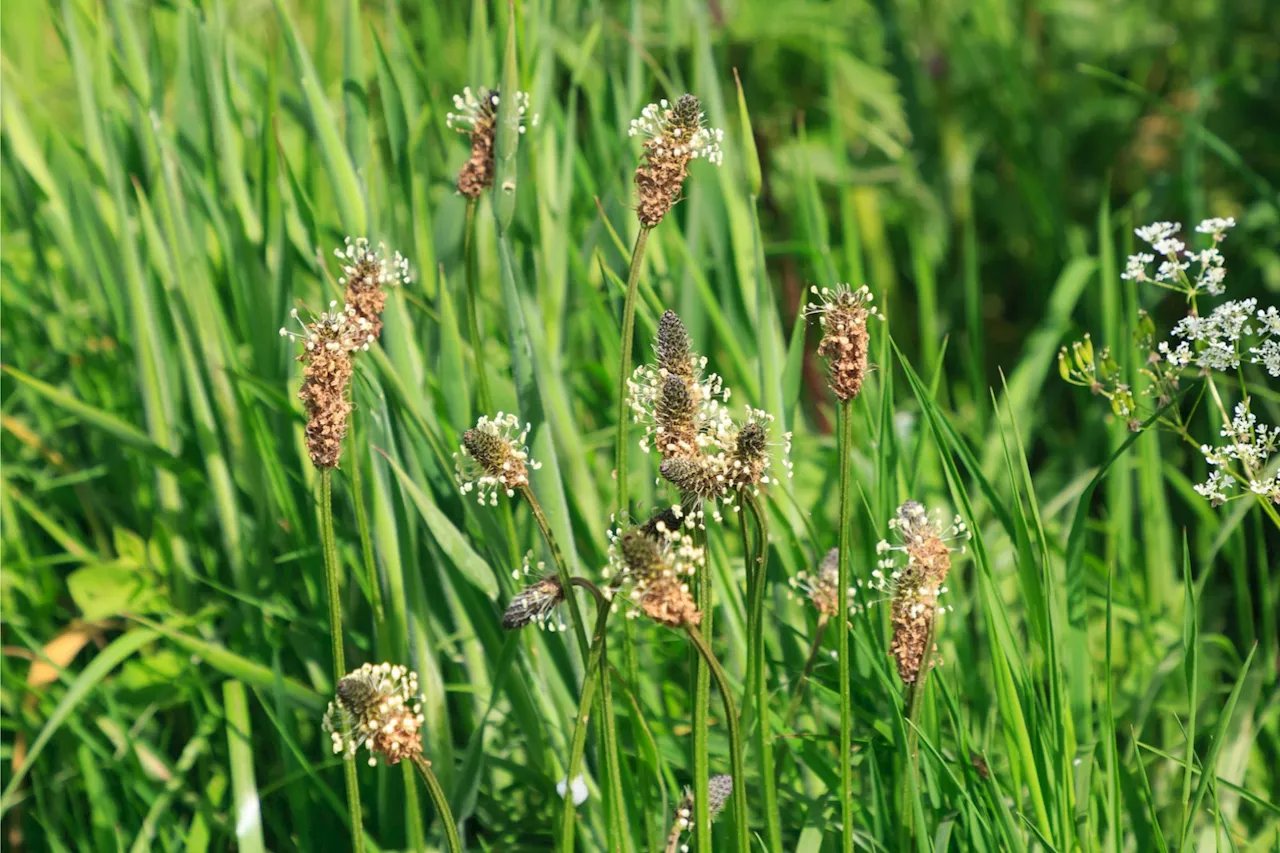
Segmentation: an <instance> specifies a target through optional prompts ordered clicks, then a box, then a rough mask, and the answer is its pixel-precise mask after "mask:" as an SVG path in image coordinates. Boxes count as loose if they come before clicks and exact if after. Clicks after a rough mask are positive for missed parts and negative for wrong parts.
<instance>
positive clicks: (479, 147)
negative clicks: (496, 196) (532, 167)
mask: <svg viewBox="0 0 1280 853" xmlns="http://www.w3.org/2000/svg"><path fill="white" fill-rule="evenodd" d="M515 99H516V115H517V117H518V121H519V122H520V124H519V128H520V132H521V133H524V132H525V130H526V129H528V128H529V127H537V126H538V115H537V113H534V114H533V115H532V116H530V115H529V94H528V93H527V92H516V94H515ZM500 102H501V96H500V94H499V91H498V89H496V88H494V89H487V88H485V87H484V86H481V87H480V88H479V89H478V90H477V91H475V92H473V91H472V90H471V87H470V86H468V87H466V88H465V89H463V90H462V94H460V95H454V96H453V107H454V109H456V110H457V112H450V113H446V114H445V123H446V124H448V126H449V127H451V128H453V129H454V130H456V131H457V132H458V133H465V134H467V135H468V136H469V137H470V141H471V156H470V157H469V158H468V159H467V162H466V163H464V164H462V169H461V170H459V172H458V192H459V193H460V194H462V195H464V196H466V197H467V198H470V199H476V198H479V197H480V194H481V193H482V192H484V191H485V190H487V189H488V188H489V187H491V186H493V175H494V172H495V169H494V148H493V146H494V141H495V140H496V138H497V135H498V104H499V103H500ZM526 121H527V124H526Z"/></svg>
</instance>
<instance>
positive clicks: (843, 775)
mask: <svg viewBox="0 0 1280 853" xmlns="http://www.w3.org/2000/svg"><path fill="white" fill-rule="evenodd" d="M837 419H838V420H839V427H838V429H839V441H838V444H839V449H838V450H837V451H836V460H837V463H836V464H838V465H839V466H840V533H839V544H838V545H837V547H838V548H839V549H840V553H839V558H838V559H839V575H838V578H837V581H836V584H837V586H836V624H837V625H838V626H839V628H840V630H839V632H838V634H839V642H838V643H837V646H836V649H837V651H836V660H837V661H838V666H839V668H840V829H841V849H842V850H843V851H844V853H853V767H852V765H851V764H850V763H849V757H850V755H851V753H852V751H853V711H852V702H851V699H850V684H849V666H850V664H851V663H852V662H851V661H850V660H849V628H848V625H849V554H850V551H851V549H852V538H853V537H852V529H851V528H852V526H853V525H852V519H851V517H850V516H851V507H852V503H853V501H852V485H851V482H850V480H851V477H850V466H851V464H852V459H851V458H850V457H851V454H852V451H853V404H852V400H851V399H842V400H841V402H840V408H839V411H838V415H837Z"/></svg>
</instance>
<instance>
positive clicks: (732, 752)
mask: <svg viewBox="0 0 1280 853" xmlns="http://www.w3.org/2000/svg"><path fill="white" fill-rule="evenodd" d="M685 631H686V632H687V633H688V634H689V639H690V640H692V641H693V644H694V646H696V647H697V649H698V652H699V654H701V655H702V660H704V661H706V664H707V666H708V667H709V668H710V669H711V674H712V675H714V676H715V679H716V686H717V687H718V688H719V689H720V701H721V702H723V703H724V717H725V723H726V724H727V725H728V727H729V762H730V766H731V767H732V768H733V822H734V826H735V829H736V832H735V836H736V838H737V849H738V853H750V851H751V837H750V834H749V833H748V830H747V796H746V794H747V792H746V779H747V771H746V766H745V765H744V763H743V760H742V732H741V731H739V729H738V709H737V708H736V707H734V704H733V694H732V693H730V692H729V678H728V676H726V675H725V673H724V669H723V668H722V667H721V666H720V662H719V661H718V660H716V656H715V655H714V654H712V653H711V647H710V646H709V645H707V641H706V638H705V637H703V636H702V634H701V633H700V632H699V631H698V629H697V628H695V627H694V626H692V625H685ZM775 849H777V848H775Z"/></svg>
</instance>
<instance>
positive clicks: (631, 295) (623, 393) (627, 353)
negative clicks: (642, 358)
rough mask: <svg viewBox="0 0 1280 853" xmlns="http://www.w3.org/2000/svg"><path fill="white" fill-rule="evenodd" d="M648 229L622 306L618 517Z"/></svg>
mask: <svg viewBox="0 0 1280 853" xmlns="http://www.w3.org/2000/svg"><path fill="white" fill-rule="evenodd" d="M651 230H652V229H651V228H650V227H649V226H648V225H641V226H640V233H638V234H636V244H635V246H634V247H633V248H632V249H631V269H630V270H629V271H628V272H627V296H626V301H624V302H623V304H622V347H621V353H620V354H619V356H618V421H617V423H618V436H617V440H616V444H615V446H614V454H613V460H614V461H613V464H614V476H616V477H617V478H618V514H619V517H621V514H622V513H623V512H626V510H627V423H628V418H627V377H629V376H630V375H631V346H632V339H633V338H634V337H635V329H636V294H637V293H638V291H639V288H640V267H641V266H643V262H644V247H645V244H646V243H647V242H648V240H649V232H650V231H651Z"/></svg>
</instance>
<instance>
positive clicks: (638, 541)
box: [605, 514, 706, 628]
mask: <svg viewBox="0 0 1280 853" xmlns="http://www.w3.org/2000/svg"><path fill="white" fill-rule="evenodd" d="M675 517H676V518H677V519H678V518H679V515H678V514H677V515H676V516H675ZM705 564H706V555H705V552H704V551H703V549H702V548H700V547H698V546H697V545H695V544H694V543H693V540H692V538H690V537H689V536H686V535H684V534H683V533H682V532H681V531H680V530H679V529H678V528H671V527H668V526H667V521H666V517H664V515H663V514H659V515H658V516H656V517H655V518H654V519H651V520H650V523H648V524H646V525H644V526H642V527H627V528H623V529H618V530H611V531H609V567H608V569H606V572H605V575H606V577H608V578H609V585H608V592H609V595H611V596H615V595H616V593H617V592H618V591H619V590H621V589H623V588H624V587H627V588H628V590H627V592H626V598H625V600H626V601H627V602H628V603H629V604H631V605H632V607H633V608H634V609H632V610H630V611H628V613H627V615H628V616H632V617H634V616H636V615H637V614H643V615H645V616H648V617H649V618H650V619H653V620H654V621H656V622H659V623H661V624H663V625H668V626H670V627H673V628H674V627H680V626H683V625H697V624H699V623H700V622H701V621H702V614H701V613H700V612H699V611H698V608H697V605H696V604H694V601H693V596H691V595H690V594H689V584H688V578H689V577H691V576H693V575H694V574H695V573H696V572H697V571H699V570H700V569H701V568H702V567H703V566H704V565H705Z"/></svg>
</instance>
